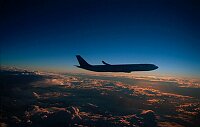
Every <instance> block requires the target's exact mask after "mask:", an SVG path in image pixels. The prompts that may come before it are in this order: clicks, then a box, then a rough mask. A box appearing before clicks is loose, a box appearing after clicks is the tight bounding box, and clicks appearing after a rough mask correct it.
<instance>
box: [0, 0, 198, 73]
mask: <svg viewBox="0 0 200 127" xmlns="http://www.w3.org/2000/svg"><path fill="white" fill-rule="evenodd" d="M0 7H1V18H0V19H1V20H0V28H1V29H0V34H1V38H0V41H1V64H2V65H11V66H20V67H26V68H40V69H46V70H48V69H49V70H52V69H55V70H58V71H60V70H62V71H63V70H66V71H67V70H72V69H75V67H73V65H75V64H78V63H77V61H76V58H75V55H76V54H80V55H82V56H83V57H84V58H85V59H86V60H88V62H90V63H92V64H101V60H105V61H107V62H108V63H111V64H115V63H116V64H117V63H154V64H156V65H158V66H159V67H160V68H159V69H158V70H157V72H158V73H162V74H172V75H174V74H178V75H186V76H200V56H199V54H200V36H199V35H200V32H199V30H200V25H199V22H200V15H199V12H200V8H199V7H200V4H199V3H198V1H194V0H188V1H186V0H171V1H170V0H162V1H160V0H129V1H128V0H127V1H126V0H121V1H120V0H112V1H111V0H71V1H70V0H68V1H60V0H58V1H41V0H33V1H23V2H22V1H17V0H16V1H14V0H13V1H10V2H9V1H7V0H5V1H3V2H1V6H0Z"/></svg>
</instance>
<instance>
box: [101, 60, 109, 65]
mask: <svg viewBox="0 0 200 127" xmlns="http://www.w3.org/2000/svg"><path fill="white" fill-rule="evenodd" d="M102 63H103V64H105V65H110V64H108V63H106V62H105V61H102Z"/></svg>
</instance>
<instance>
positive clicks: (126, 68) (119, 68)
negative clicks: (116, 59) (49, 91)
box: [75, 55, 158, 73]
mask: <svg viewBox="0 0 200 127" xmlns="http://www.w3.org/2000/svg"><path fill="white" fill-rule="evenodd" d="M76 58H77V60H78V62H79V64H80V66H78V65H75V66H76V67H78V68H82V69H85V70H89V71H95V72H125V73H131V72H132V71H152V70H155V69H157V68H158V66H156V65H154V64H117V65H112V64H108V63H106V62H105V61H102V63H103V64H104V65H90V64H88V63H87V62H86V61H85V60H84V59H83V58H82V57H81V56H80V55H76Z"/></svg>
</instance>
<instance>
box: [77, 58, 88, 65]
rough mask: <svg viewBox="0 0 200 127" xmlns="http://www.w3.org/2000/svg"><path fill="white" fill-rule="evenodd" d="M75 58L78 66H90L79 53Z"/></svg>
mask: <svg viewBox="0 0 200 127" xmlns="http://www.w3.org/2000/svg"><path fill="white" fill-rule="evenodd" d="M76 58H77V60H78V62H79V64H80V66H90V64H88V63H87V62H86V61H85V60H84V59H83V58H82V57H81V56H80V55H76Z"/></svg>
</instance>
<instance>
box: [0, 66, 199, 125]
mask: <svg viewBox="0 0 200 127" xmlns="http://www.w3.org/2000/svg"><path fill="white" fill-rule="evenodd" d="M0 93H1V119H0V120H1V124H0V125H1V126H11V127H12V126H24V127H27V126H31V127H44V126H48V127H49V126H59V127H62V126H63V127H67V126H78V127H82V126H102V127H105V126H125V127H126V126H127V127H128V126H133V127H135V126H136V127H137V126H142V127H144V126H145V127H151V126H152V127H154V126H161V127H182V126H192V127H195V126H196V127H197V126H198V125H200V108H199V107H200V87H199V83H198V82H196V81H189V80H177V79H159V78H156V77H148V78H144V77H138V78H125V77H109V76H91V75H83V74H49V73H39V72H37V73H36V72H32V73H31V72H27V71H20V70H13V69H12V70H8V69H7V70H1V90H0Z"/></svg>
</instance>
